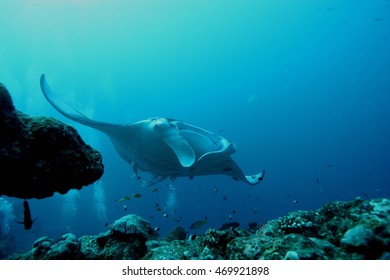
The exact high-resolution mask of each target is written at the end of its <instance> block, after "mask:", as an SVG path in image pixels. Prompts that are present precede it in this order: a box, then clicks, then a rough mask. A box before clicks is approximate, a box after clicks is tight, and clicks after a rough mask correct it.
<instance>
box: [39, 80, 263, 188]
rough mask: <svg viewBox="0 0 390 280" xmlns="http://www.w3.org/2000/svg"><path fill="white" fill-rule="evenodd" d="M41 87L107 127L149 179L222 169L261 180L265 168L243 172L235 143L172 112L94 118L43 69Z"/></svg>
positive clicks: (67, 110) (59, 105) (83, 119)
mask: <svg viewBox="0 0 390 280" xmlns="http://www.w3.org/2000/svg"><path fill="white" fill-rule="evenodd" d="M40 85H41V90H42V92H43V95H44V96H45V97H46V99H47V100H48V101H49V103H50V104H51V105H52V106H53V107H54V108H55V109H56V110H57V111H58V112H60V113H61V114H62V115H64V116H65V117H67V118H69V119H71V120H73V121H75V122H78V123H80V124H83V125H86V126H89V127H91V128H94V129H97V130H99V131H101V132H103V133H105V134H106V135H107V136H108V137H109V138H110V140H111V142H112V144H113V145H114V147H115V150H116V151H117V152H118V154H119V156H120V157H121V158H123V159H124V160H125V161H126V162H128V163H129V164H130V165H131V166H132V168H133V171H134V172H135V174H136V176H137V178H139V179H140V176H139V175H138V171H139V170H140V171H142V172H148V173H150V174H152V178H151V179H150V180H148V181H147V182H146V185H153V184H155V183H158V182H160V181H162V180H164V179H167V178H170V179H172V180H175V179H176V178H177V177H189V178H190V179H192V178H194V176H201V175H217V174H223V175H227V176H230V177H231V178H233V179H234V180H236V181H242V182H245V183H248V184H250V185H255V184H257V183H259V182H260V181H261V180H263V177H264V170H263V171H261V172H260V173H258V174H255V175H248V176H246V175H244V173H243V172H242V170H241V169H240V167H239V166H238V165H237V164H236V162H235V161H234V160H233V159H232V158H231V155H232V154H233V153H234V152H235V151H236V146H235V145H234V144H233V143H232V142H230V141H228V140H227V139H226V138H224V137H222V136H220V135H218V134H215V133H212V132H210V131H207V130H205V129H202V128H199V127H196V126H194V125H191V124H188V123H185V122H182V121H179V120H176V119H171V118H163V117H155V118H149V119H145V120H141V121H137V122H134V123H130V124H114V123H106V122H100V121H95V120H92V119H90V118H88V117H87V116H85V115H84V114H82V113H81V112H79V111H77V110H76V109H74V108H72V107H70V106H69V105H67V104H66V103H64V102H63V101H62V100H61V99H60V98H59V97H58V95H57V94H55V92H54V91H53V90H52V89H51V88H50V87H49V85H48V83H47V81H46V78H45V75H44V74H42V76H41V79H40Z"/></svg>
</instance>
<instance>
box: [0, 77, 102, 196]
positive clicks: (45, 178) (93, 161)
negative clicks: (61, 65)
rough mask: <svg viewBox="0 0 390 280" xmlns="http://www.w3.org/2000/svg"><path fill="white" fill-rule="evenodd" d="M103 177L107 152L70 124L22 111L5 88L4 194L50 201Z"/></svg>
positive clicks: (0, 131)
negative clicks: (86, 142)
mask: <svg viewBox="0 0 390 280" xmlns="http://www.w3.org/2000/svg"><path fill="white" fill-rule="evenodd" d="M102 174H103V163H102V156H101V154H100V153H99V152H98V151H96V150H95V149H93V148H92V147H90V146H89V145H87V144H85V143H84V141H83V140H82V139H81V137H80V135H79V134H78V133H77V131H76V130H75V129H74V128H72V127H71V126H69V125H66V124H64V123H62V122H60V121H58V120H55V119H53V118H49V117H30V116H28V115H26V114H24V113H22V112H20V111H18V110H15V107H14V105H13V102H12V98H11V95H10V94H9V92H8V90H7V89H6V88H5V86H4V85H3V84H0V176H1V178H2V181H3V182H7V183H2V184H1V186H0V195H7V196H11V197H17V198H23V199H29V198H45V197H49V196H52V195H53V194H54V193H55V192H58V193H60V194H64V193H66V192H68V191H69V190H70V189H81V188H82V187H83V186H87V185H89V184H91V183H93V182H95V181H96V180H98V179H99V178H100V177H101V176H102Z"/></svg>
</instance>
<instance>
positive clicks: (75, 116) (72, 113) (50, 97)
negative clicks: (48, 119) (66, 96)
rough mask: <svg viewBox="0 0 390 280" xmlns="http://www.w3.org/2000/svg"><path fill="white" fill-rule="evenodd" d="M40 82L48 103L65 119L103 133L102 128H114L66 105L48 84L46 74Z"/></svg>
mask: <svg viewBox="0 0 390 280" xmlns="http://www.w3.org/2000/svg"><path fill="white" fill-rule="evenodd" d="M40 82H41V90H42V92H43V95H44V96H45V97H46V99H47V101H49V103H50V104H51V105H52V106H53V107H54V108H55V109H56V110H57V111H58V112H60V113H61V114H62V115H64V116H65V117H67V118H69V119H71V120H73V121H75V122H78V123H81V124H83V125H86V126H90V127H93V128H95V129H98V130H103V131H104V129H102V128H104V127H110V126H112V124H110V123H104V122H98V121H94V120H91V119H90V118H88V117H87V116H85V115H84V114H82V113H81V112H79V111H77V110H76V109H74V108H72V107H70V106H69V105H68V104H66V103H64V102H63V101H62V100H61V99H60V98H59V97H58V95H57V94H56V93H55V92H54V91H53V90H52V89H51V88H50V86H49V85H48V84H47V82H46V78H45V74H42V76H41V80H40Z"/></svg>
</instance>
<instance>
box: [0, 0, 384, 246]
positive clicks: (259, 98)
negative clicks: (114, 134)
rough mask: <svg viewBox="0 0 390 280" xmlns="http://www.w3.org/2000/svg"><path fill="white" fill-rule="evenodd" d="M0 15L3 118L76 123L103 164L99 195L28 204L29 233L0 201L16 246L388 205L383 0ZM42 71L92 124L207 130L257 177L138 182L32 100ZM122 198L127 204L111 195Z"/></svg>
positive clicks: (31, 6) (5, 9)
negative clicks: (9, 104)
mask: <svg viewBox="0 0 390 280" xmlns="http://www.w3.org/2000/svg"><path fill="white" fill-rule="evenodd" d="M0 10H1V11H2V12H1V13H2V16H1V17H0V37H1V39H0V40H1V43H0V82H2V83H4V84H5V86H6V87H7V88H8V89H9V91H10V92H11V94H12V96H13V99H14V103H15V106H16V107H17V109H19V110H21V111H23V112H25V113H27V114H30V115H34V116H35V115H45V116H53V117H56V118H58V119H60V120H62V121H64V122H66V123H69V124H71V125H73V126H75V127H76V128H77V129H78V131H79V132H80V134H81V135H82V137H83V138H84V139H85V141H86V142H87V143H89V144H91V145H92V146H94V147H95V148H97V149H99V150H100V151H101V152H102V154H103V158H104V164H105V174H104V176H103V177H102V179H101V181H100V182H99V183H98V185H95V186H88V187H86V188H84V189H83V190H81V191H79V192H77V191H72V192H70V193H68V194H67V195H64V196H60V195H55V196H54V197H52V198H48V199H44V200H36V199H32V200H30V207H31V210H32V214H33V216H34V217H38V220H37V221H36V223H35V224H34V226H33V229H32V230H31V231H24V230H23V227H22V226H21V225H19V224H16V223H15V221H18V220H22V218H23V217H22V213H23V209H22V203H23V202H22V200H21V199H15V198H8V197H3V198H2V200H1V201H0V204H1V205H2V206H1V205H0V218H3V217H4V213H5V210H4V209H5V208H7V209H8V210H11V211H12V212H13V213H14V216H15V217H14V218H12V219H11V221H10V222H9V231H10V232H11V233H13V234H15V236H16V237H17V240H18V244H19V246H20V247H21V248H24V247H30V246H31V243H32V242H33V240H35V239H37V238H38V237H40V236H42V235H48V236H50V237H53V238H57V237H59V236H60V235H61V234H63V233H65V232H69V231H71V232H73V233H75V234H76V235H77V236H80V235H85V234H98V233H100V232H104V231H106V230H107V227H106V226H105V224H106V222H107V223H109V224H110V223H112V222H113V221H114V220H116V219H118V218H120V217H121V216H123V215H126V214H129V213H135V214H138V215H140V216H142V217H143V218H145V219H147V220H149V221H150V222H151V223H152V225H153V226H158V227H160V228H161V231H160V233H161V235H162V236H164V235H165V234H166V233H167V232H169V230H170V229H172V228H173V227H174V226H175V225H176V224H178V223H177V222H176V221H174V220H172V218H176V219H179V220H180V223H179V224H180V225H182V226H184V227H185V228H187V229H188V228H189V226H190V225H191V223H192V222H194V221H196V220H199V219H203V218H204V216H205V215H207V217H208V219H209V223H208V225H206V226H204V227H202V228H200V229H199V230H197V231H189V232H199V233H200V232H203V231H204V230H206V229H207V228H208V227H215V228H218V227H220V226H221V225H222V223H225V222H229V221H230V220H229V215H231V216H232V220H231V221H239V222H240V223H241V224H242V226H244V227H246V226H247V224H248V222H250V221H256V222H258V223H264V222H266V221H267V220H269V219H274V218H276V217H279V216H281V215H285V214H287V213H288V212H289V211H293V210H298V209H304V210H309V209H316V208H318V207H320V206H321V205H322V204H323V203H325V202H329V201H334V200H351V199H353V198H355V197H357V196H360V197H363V198H373V197H389V194H390V187H389V177H390V175H389V174H390V172H389V166H390V150H389V146H390V135H389V127H390V106H389V105H390V41H389V40H390V36H389V34H390V33H389V32H388V31H389V30H390V16H389V15H390V1H389V0H360V1H359V0H358V1H354V0H316V1H311V0H290V1H286V0H272V1H271V0H268V1H266V0H262V1H261V0H258V1H255V0H253V1H249V0H240V1H229V0H226V1H222V0H221V1H209V0H207V1H206V0H203V1H202V0H196V1H190V0H188V1H170V0H164V1H157V0H156V1H145V0H142V1H141V0H138V1H125V0H121V1H120V0H118V1H92V0H91V1H87V0H84V1H76V0H73V1H72V0H71V1H69V0H68V1H65V0H62V1H60V0H57V1H52V0H51V1H49V0H41V1H39V0H33V1H5V0H4V1H3V0H0ZM42 73H45V74H46V77H47V80H48V82H49V84H50V85H51V87H52V88H53V89H54V90H55V91H56V92H57V93H58V94H59V95H60V96H61V97H62V98H63V100H64V101H66V102H67V103H69V104H71V105H72V106H73V107H75V108H77V109H78V110H80V111H81V112H83V113H84V114H86V115H88V116H90V117H91V118H93V119H96V120H100V121H106V122H114V123H131V122H135V121H138V120H141V119H146V118H149V117H155V116H160V117H171V118H176V119H180V120H183V121H185V122H188V123H192V124H194V125H197V126H199V127H202V128H205V129H207V130H210V131H213V132H217V133H220V134H221V135H223V136H225V137H226V138H228V139H230V140H231V141H233V142H235V143H236V145H237V148H238V150H237V152H236V154H234V155H233V157H234V159H235V160H236V161H237V162H238V163H239V164H240V166H241V167H242V169H243V170H244V172H245V173H246V174H252V173H257V172H258V171H260V170H261V169H263V168H265V169H266V172H267V174H266V178H265V179H264V181H263V182H262V183H260V184H259V185H257V186H249V185H246V184H244V183H241V182H235V181H233V180H231V178H229V177H223V176H207V177H197V178H195V179H194V180H191V181H190V180H188V179H187V178H181V179H178V180H177V181H175V182H170V181H165V182H162V183H159V184H158V185H157V187H158V188H159V189H158V191H157V192H151V189H152V188H153V187H152V188H140V187H139V186H140V184H141V182H140V181H137V180H136V179H135V178H134V177H133V173H132V169H131V167H130V166H129V165H128V164H127V163H126V162H124V161H123V160H122V159H121V158H119V156H118V155H117V154H116V152H115V150H114V149H113V147H112V145H111V143H110V141H109V139H108V138H107V137H106V136H105V135H104V134H101V133H99V132H97V131H94V130H93V129H90V128H87V127H83V126H81V125H79V124H76V123H74V122H72V121H70V120H68V119H66V118H64V117H63V116H61V115H60V114H58V113H57V112H56V111H55V110H54V109H53V108H52V107H51V106H50V104H49V103H48V102H47V101H46V100H45V99H44V97H43V95H42V93H41V91H40V88H39V77H40V75H41V74H42ZM143 175H146V176H147V174H143ZM317 180H318V183H317ZM169 184H171V185H169ZM215 189H217V192H215ZM135 192H139V193H141V194H142V197H141V198H134V199H132V200H131V201H127V202H125V203H118V202H116V201H115V199H119V198H121V197H122V196H124V195H130V196H131V195H132V194H133V193H135ZM224 196H226V200H224V199H223V197H224ZM5 200H7V202H5ZM294 201H295V202H297V203H294ZM156 203H158V204H159V206H160V207H161V208H163V209H162V211H161V212H158V211H156ZM124 205H126V206H127V211H125V210H124V209H123V206H124ZM1 209H3V210H1ZM1 211H2V212H1ZM1 213H3V214H1ZM165 213H167V214H168V217H167V218H165V217H164V216H163V214H165ZM0 222H2V223H4V219H3V221H1V220H0Z"/></svg>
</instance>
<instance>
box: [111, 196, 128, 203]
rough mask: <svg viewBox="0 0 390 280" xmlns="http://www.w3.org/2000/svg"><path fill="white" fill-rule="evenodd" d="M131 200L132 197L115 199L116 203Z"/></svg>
mask: <svg viewBox="0 0 390 280" xmlns="http://www.w3.org/2000/svg"><path fill="white" fill-rule="evenodd" d="M130 199H131V198H130V197H128V196H124V197H122V198H120V199H115V201H116V202H123V201H126V200H130Z"/></svg>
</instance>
